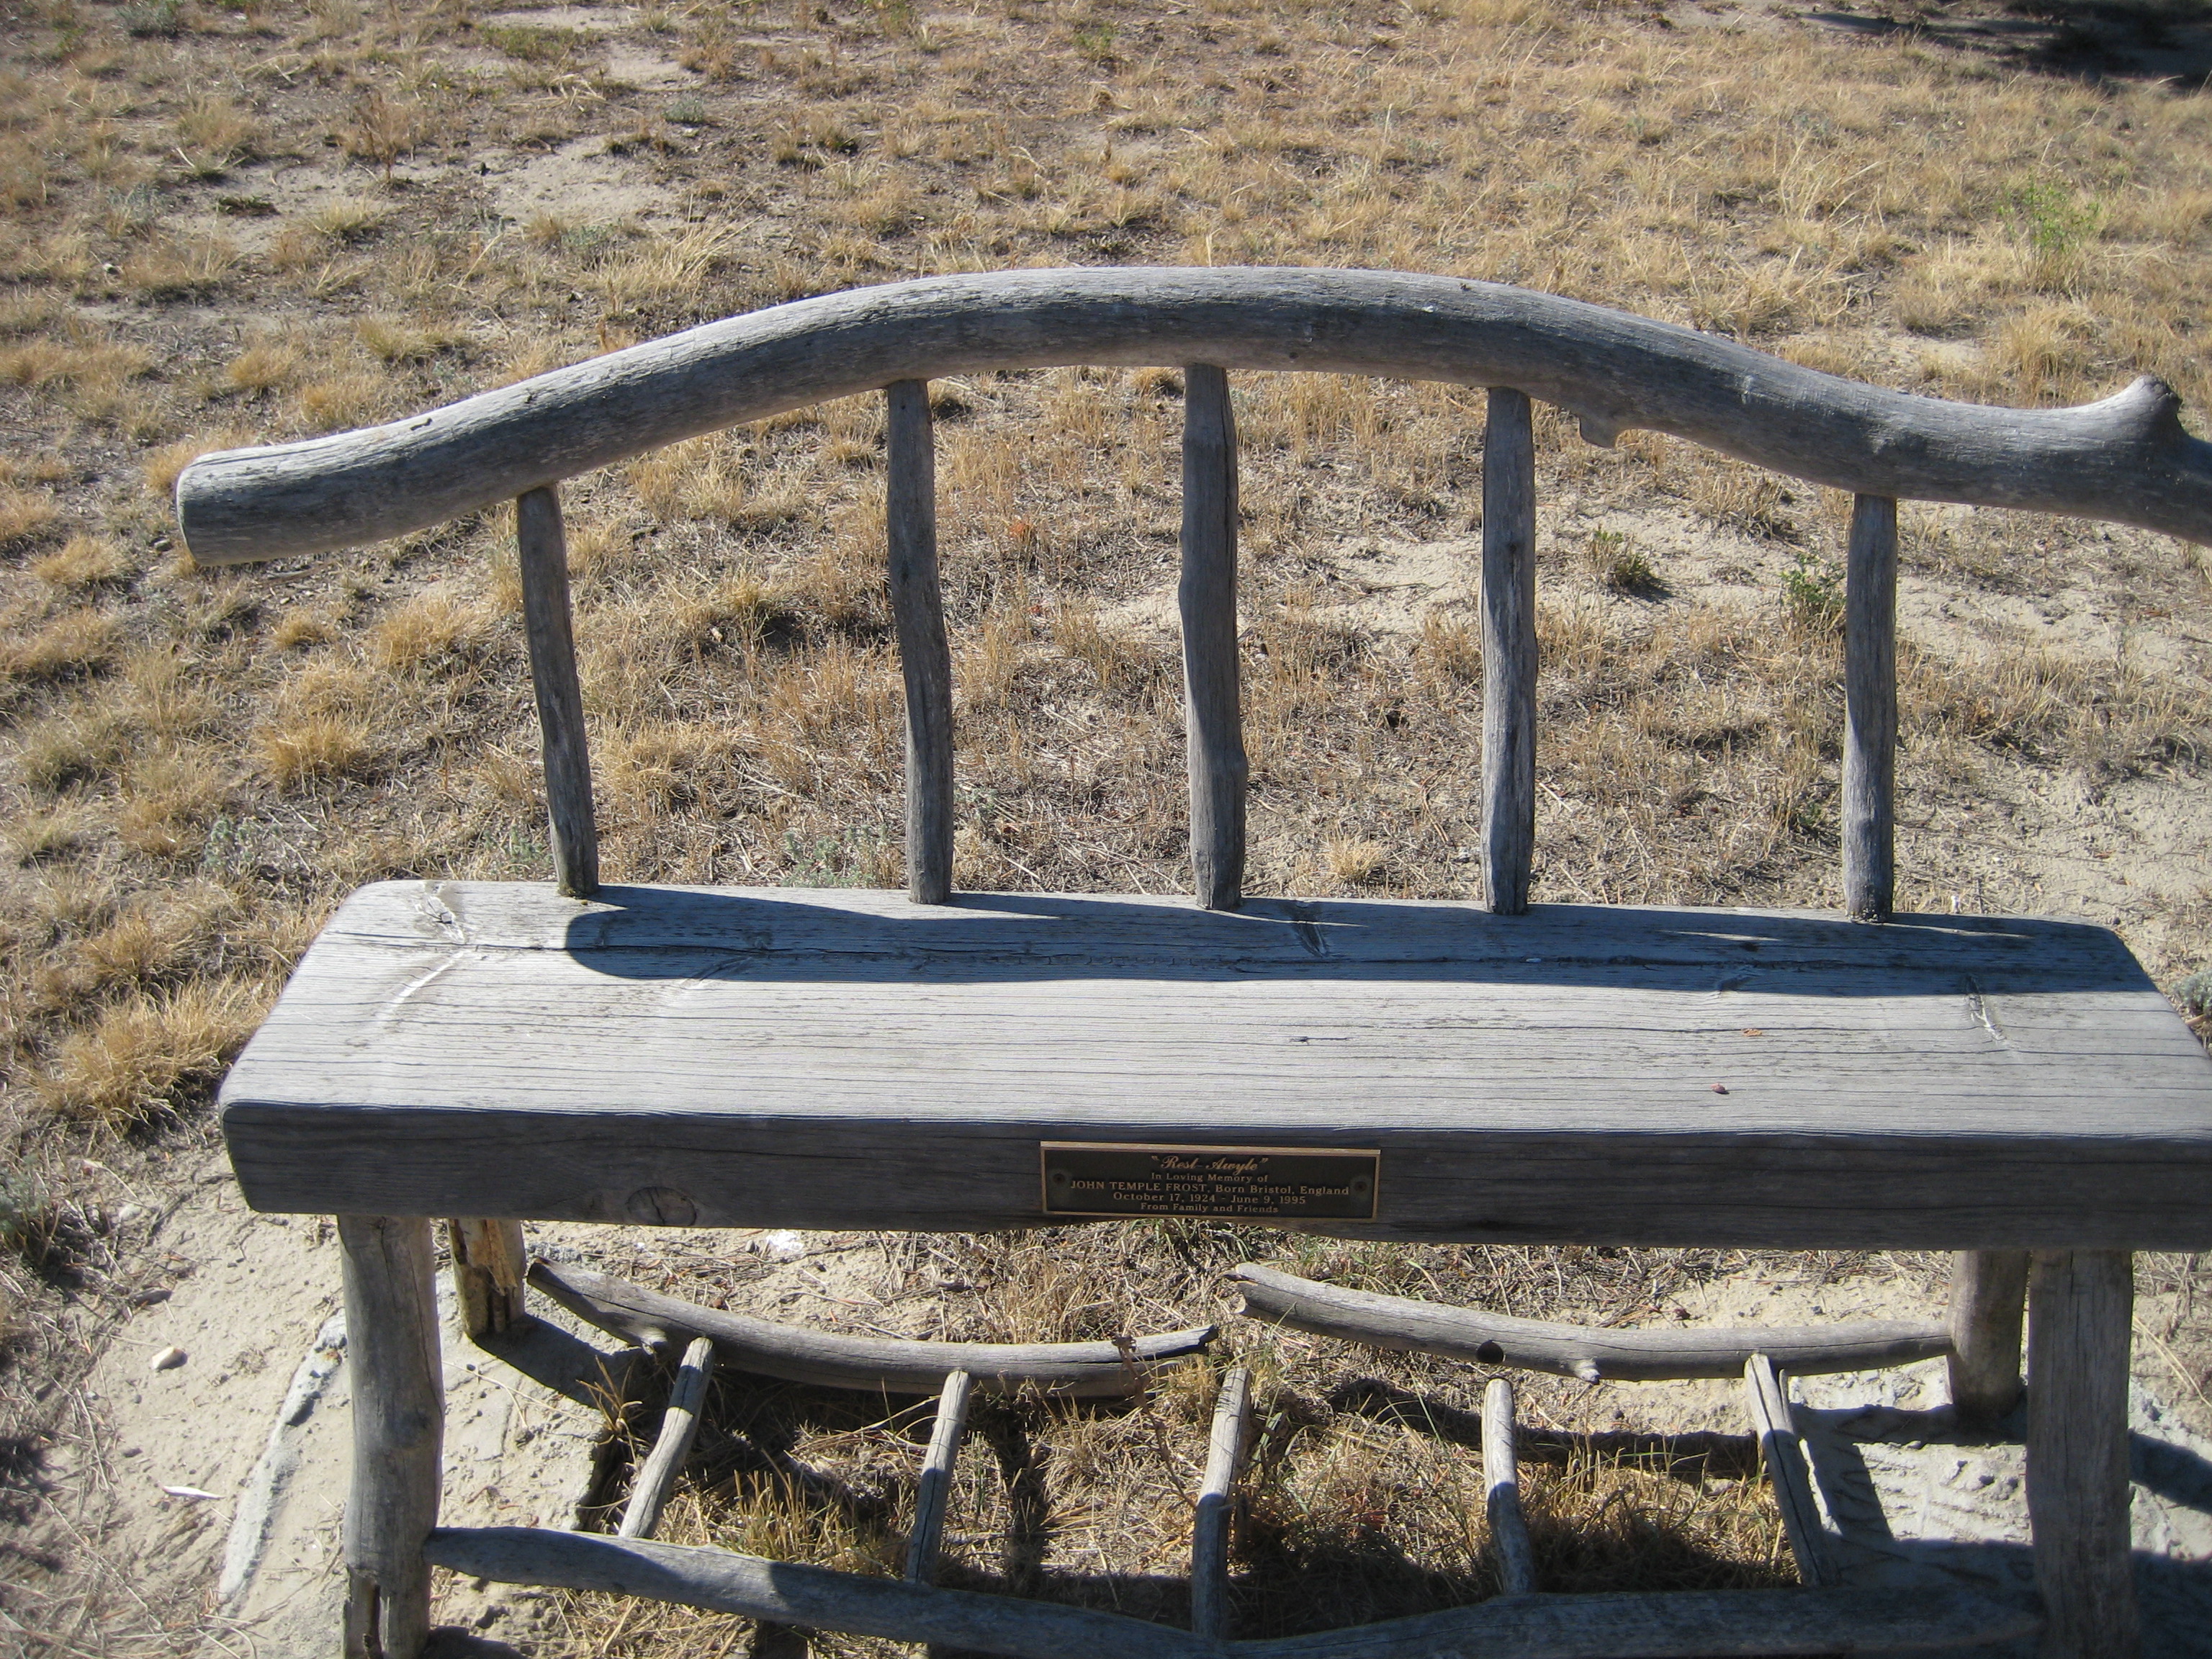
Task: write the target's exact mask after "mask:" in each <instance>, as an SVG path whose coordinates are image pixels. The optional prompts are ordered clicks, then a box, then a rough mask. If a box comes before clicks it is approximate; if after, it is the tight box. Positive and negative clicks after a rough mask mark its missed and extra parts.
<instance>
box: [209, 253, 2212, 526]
mask: <svg viewBox="0 0 2212 1659" xmlns="http://www.w3.org/2000/svg"><path fill="white" fill-rule="evenodd" d="M1193 362H1206V363H1212V364H1217V365H1218V366H1220V367H1222V368H1243V369H1304V370H1321V371H1334V372H1337V373H1343V374H1374V375H1383V376H1388V377H1391V378H1395V379H1403V380H1445V381H1452V382H1456V383H1460V384H1463V385H1469V386H1510V387H1513V388H1516V389H1517V390H1519V391H1522V392H1528V393H1529V394H1530V395H1532V396H1534V397H1537V398H1543V399H1544V400H1545V401H1547V402H1549V403H1553V404H1558V405H1559V406H1560V407H1562V408H1564V409H1565V410H1569V411H1570V412H1571V413H1572V414H1574V415H1576V416H1579V417H1580V419H1581V421H1582V423H1583V435H1584V436H1586V437H1588V438H1589V439H1590V440H1591V441H1593V442H1596V443H1600V444H1607V445H1609V444H1611V443H1612V441H1613V438H1614V437H1615V436H1616V435H1618V434H1619V433H1620V432H1622V431H1625V430H1626V429H1628V428H1650V429H1653V430H1656V431H1660V432H1667V433H1671V434H1673V435H1675V436H1676V437H1680V438H1687V439H1691V440H1692V441H1696V442H1698V443H1701V444H1705V445H1707V446H1709V447H1711V448H1714V449H1717V450H1719V451H1722V452H1723V453H1726V454H1729V455H1734V456H1736V457H1739V458H1740V459H1744V460H1747V461H1753V462H1756V463H1757V464H1759V465H1762V466H1765V467H1768V468H1771V469H1772V470H1773V471H1778V472H1783V473H1787V474H1790V476H1792V477H1798V478H1802V479H1805V480H1807V481H1808V482H1810V483H1820V484H1827V485H1831V486H1832V487H1834V488H1836V489H1849V490H1853V491H1856V492H1857V493H1859V494H1862V495H1889V496H1897V497H1901V498H1905V499H1911V500H1919V501H1959V502H1966V503H1968V504H1971V505H1975V506H1981V507H2024V508H2030V509H2034V510H2039V511H2042V512H2045V513H2068V514H2072V515H2075V516H2079V517H2084V518H2093V519H2105V520H2112V521H2113V522H2115V523H2120V524H2130V525H2137V526H2142V527H2143V528H2145V529H2148V530H2158V531H2164V532H2167V533H2168V534H2171V535H2175V536H2181V537H2185V538H2189V539H2190V540H2192V541H2198V542H2212V444H2207V443H2205V442H2203V441H2201V440H2198V439H2196V438H2193V437H2191V435H2189V434H2188V433H2187V432H2185V430H2184V429H2183V428H2182V425H2181V420H2180V413H2179V411H2180V400H2179V398H2177V397H2176V396H2175V395H2174V393H2173V392H2172V389H2171V388H2170V387H2168V386H2166V385H2165V384H2164V383H2163V382H2162V381H2159V380H2153V379H2150V378H2148V377H2146V378H2144V379H2142V380H2137V381H2136V383H2135V384H2134V385H2133V386H2130V387H2129V388H2128V389H2127V390H2126V391H2124V392H2120V393H2118V394H2117V395H2116V396H2113V397H2111V398H2105V399H2104V400H2103V401H2101V402H2099V403H2093V404H2082V405H2081V406H2080V407H2078V408H2074V409H2038V410H2015V409H1998V408H1991V407H1988V406H1984V405H1980V404H1954V403H1948V402H1946V401H1944V400H1942V399H1941V398H1921V397H1915V396H1912V395H1911V394H1909V393H1905V392H1888V391H1884V390H1882V389H1881V388H1879V387H1876V386H1865V385H1863V384H1861V383H1859V382H1857V381H1855V380H1844V379H1842V378H1840V377H1838V376H1836V375H1832V374H1820V373H1819V372H1818V371H1816V370H1814V369H1809V368H1799V367H1798V366H1797V365H1796V364H1794V363H1790V362H1784V361H1783V360H1782V359H1780V358H1778V357H1773V356H1768V355H1767V354H1766V353H1765V352H1761V351H1754V350H1753V349H1751V348H1749V347H1748V346H1742V345H1738V344H1736V343H1734V342H1732V341H1729V340H1724V339H1721V338H1719V337H1717V336H1714V335H1710V334H1700V333H1699V332H1697V331H1694V330H1692V329H1686V328H1680V327H1677V326H1675V325H1673V324H1669V323H1658V322H1653V321H1651V320H1650V319H1648V318H1643V317H1638V316H1633V315H1632V314H1630V313H1626V312H1620V311H1614V310H1611V309H1609V308H1607V307H1603V306H1595V305H1588V304H1585V303H1583V302H1582V301H1577V300H1563V299H1560V298H1558V297H1557V296H1555V295H1547V294H1535V293H1531V292H1529V291H1528V290H1527V289H1516V288H1508V287H1505V286H1503V285H1502V284H1499V283H1478V282H1472V281H1466V280H1462V279H1460V278H1456V277H1449V276H1408V275H1404V274H1401V273H1398V272H1392V271H1366V270H1307V269H1298V268H1281V269H1275V268H1261V267H1240V268H1219V267H1188V268H1184V267H1109V268H1104V269H1078V270H1015V271H1005V272H1000V273H996V274H991V275H983V276H931V277H924V278H921V279H919V280H916V281H913V282H904V283H890V284H887V285H885V286H884V287H880V288H867V289H852V290H848V291H847V292H845V293H841V294H831V295H823V296H822V297H820V298H818V299H812V300H800V301H794V302H793V303H792V304H789V305H782V306H775V307H770V308H769V309H768V310H765V311H756V312H750V313H747V314H745V315H744V316H740V317H732V318H729V319H726V320H724V321H722V322H718V323H708V324H706V325H703V326H702V327H698V328H695V329H691V330H689V331H685V332H684V333H681V334H673V335H670V336H668V337H665V338H663V339H659V340H652V341H648V342H647V343H644V344H642V345H635V346H631V347H629V348H628V349H625V350H622V351H616V352H611V353H609V354H608V355H606V356H601V357H594V358H592V359H590V360H588V361H587V362H581V363H577V364H574V365H573V366H571V367H569V368H561V369H556V370H554V371H553V372H552V373H550V374H541V375H538V377H537V378H535V379H534V380H524V381H522V382H520V383H519V384H517V385H514V386H502V387H501V388H500V389H499V390H497V391H495V392H483V393H480V394H479V395H477V396H476V397H473V398H466V399H465V400H463V401H462V402H460V403H457V404H449V405H448V406H447V407H446V408H443V409H438V410H431V411H430V412H429V413H428V414H425V415H418V416H413V417H411V418H410V419H407V420H402V421H394V422H390V423H389V424H387V425H384V426H378V427H368V428H363V429H362V430H360V431H357V432H344V433H339V434H337V435H333V436H331V437H325V438H316V439H312V440H310V441H307V442H304V443H294V444H279V445H276V446H272V447H265V448H258V449H233V450H224V451H222V452H219V453H215V454H211V455H204V456H202V457H201V458H200V459H197V460H196V461H194V462H193V463H192V464H191V465H190V466H189V467H187V468H186V469H185V472H184V475H183V476H182V477H180V478H179V480H178V481H177V511H178V516H179V521H180V522H181V524H182V526H183V528H184V532H185V544H186V545H187V546H189V547H190V548H191V551H192V555H193V556H194V557H195V558H196V559H197V560H198V561H199V562H202V563H204V564H234V563H239V562H245V561H247V560H252V559H268V558H276V557H279V556H283V555H287V554H301V553H315V552H320V551H322V550H325V549H329V548H334V547H343V546H353V545H357V544H361V543H363V542H371V541H376V540H379V539H381V538H385V537H390V536H398V535H404V534H406V533H407V532H410V531H415V530H420V529H422V528H424V527H426V526H429V525H434V524H437V523H439V522H441V521H442V520H447V519H450V518H453V517H455V516H457V515H458V514H460V513H469V512H473V511H476V510H477V509H479V508H481V507H487V506H489V505H490V504H492V503H493V502H495V501H501V500H505V499H507V497H510V496H513V495H520V494H522V493H523V492H524V491H525V490H527V489H533V488H536V487H537V486H538V485H541V484H547V483H555V482H556V481H558V480H560V479H562V478H566V477H572V476H573V475H574V474H576V473H579V472H586V471H591V470H592V469H593V468H596V467H602V466H605V465H610V464H611V463H613V462H616V461H620V460H623V459H626V458H628V457H629V456H632V455H636V454H639V453H643V452H644V451H646V450H649V449H654V448H657V447H659V446H661V445H663V444H667V443H672V442H674V441H677V440H678V439H682V438H689V437H693V436H696V435H698V434H700V433H703V432H711V431H714V430H715V429H717V428H722V427H726V426H731V425H734V424H736V423H737V422H741V421H749V420H757V419H760V418H762V417H763V416H769V415H775V414H779V413H781V412H782V411H784V410H790V409H796V408H799V407H802V406H804V405H805V404H812V403H818V402H821V401H823V400H824V399H826V398H841V397H847V396H850V395H851V394H853V393H855V392H867V391H872V390H874V389H876V388H878V387H880V386H887V385H889V384H890V383H891V382H892V381H895V380H927V379H932V378H936V377H939V376H944V375H949V374H981V373H985V372H987V371H990V370H994V369H1018V368H1051V367H1055V366H1059V365H1062V364H1070V363H1097V364H1112V365H1118V366H1122V367H1129V368H1138V367H1152V366H1164V367H1174V366H1178V365H1182V364H1186V363H1193Z"/></svg>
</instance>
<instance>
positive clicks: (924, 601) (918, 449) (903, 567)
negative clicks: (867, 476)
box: [884, 380, 952, 904]
mask: <svg viewBox="0 0 2212 1659" xmlns="http://www.w3.org/2000/svg"><path fill="white" fill-rule="evenodd" d="M884 415H885V428H886V430H885V438H884V473H885V479H884V523H885V525H886V526H887V527H888V530H889V538H890V589H891V616H892V618H893V620H894V622H895V623H896V627H897V629H898V644H899V668H900V671H901V672H902V675H903V676H904V678H905V680H906V890H907V896H908V898H911V899H912V900H913V901H914V902H915V903H916V904H942V903H944V902H945V895H946V894H948V893H950V892H951V890H952V654H951V647H949V646H947V645H946V643H945V599H944V593H943V591H942V589H941V587H940V586H939V581H938V574H937V449H936V440H935V436H934V435H933V432H932V430H931V427H930V418H929V388H928V386H926V385H925V384H924V383H923V382H921V381H920V380H898V381H895V382H894V383H893V384H892V385H891V386H890V387H889V388H888V389H887V390H886V391H885V392H884Z"/></svg>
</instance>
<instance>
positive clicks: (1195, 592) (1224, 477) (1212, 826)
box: [1176, 363, 1250, 910]
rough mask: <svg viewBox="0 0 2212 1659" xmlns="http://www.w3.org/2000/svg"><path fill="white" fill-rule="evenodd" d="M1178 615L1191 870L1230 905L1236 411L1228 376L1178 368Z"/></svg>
mask: <svg viewBox="0 0 2212 1659" xmlns="http://www.w3.org/2000/svg"><path fill="white" fill-rule="evenodd" d="M1182 381H1183V427H1182V578H1181V580H1179V581H1178V582H1177V584H1176V611H1177V613H1178V615H1179V616H1180V617H1181V618H1182V686H1183V699H1182V706H1183V721H1184V726H1185V745H1186V748H1187V750H1188V769H1189V772H1190V869H1191V881H1192V884H1193V886H1194V888H1195V889H1196V890H1197V893H1198V902H1200V904H1202V905H1204V906H1205V907H1206V908H1207V909H1209V910H1234V909H1235V908H1237V905H1238V904H1240V903H1241V902H1243V893H1244V790H1245V784H1246V781H1247V777H1248V775H1249V771H1250V767H1249V763H1247V761H1246V759H1245V755H1244V716H1243V704H1242V702H1241V699H1240V696H1239V690H1238V665H1237V415H1236V411H1235V410H1234V408H1233V407H1232V406H1231V404H1230V401H1229V377H1228V376H1227V375H1226V374H1223V373H1222V372H1221V370H1220V369H1218V368H1213V367H1212V366H1210V365H1208V364H1206V363H1192V364H1189V365H1188V366H1187V367H1186V368H1184V369H1183V372H1182Z"/></svg>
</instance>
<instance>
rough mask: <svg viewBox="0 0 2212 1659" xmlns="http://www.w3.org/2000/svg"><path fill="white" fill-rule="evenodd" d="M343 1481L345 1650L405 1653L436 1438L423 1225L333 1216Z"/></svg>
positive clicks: (420, 1601) (419, 1591) (435, 1360)
mask: <svg viewBox="0 0 2212 1659" xmlns="http://www.w3.org/2000/svg"><path fill="white" fill-rule="evenodd" d="M337 1231H338V1261H339V1274H340V1277H341V1279H342V1280H343V1285H344V1287H345V1311H346V1375H347V1377H348V1379H349V1381H348V1383H347V1387H348V1389H349V1390H350V1392H351V1395H352V1407H351V1409H352V1415H353V1484H352V1485H351V1486H350V1487H349V1488H348V1490H347V1492H346V1508H345V1545H344V1551H345V1570H346V1602H345V1620H344V1622H345V1630H344V1638H343V1640H344V1647H345V1655H346V1659H415V1656H416V1653H417V1652H418V1651H419V1650H421V1648H422V1644H423V1642H424V1640H425V1639H426V1638H428V1635H429V1633H430V1568H429V1564H428V1562H426V1561H425V1560H424V1559H422V1540H423V1538H424V1536H425V1535H426V1534H428V1532H429V1530H430V1528H433V1527H435V1526H436V1525H437V1524H438V1492H439V1476H440V1459H441V1452H442V1450H443V1448H444V1445H445V1438H446V1389H445V1370H444V1364H443V1361H442V1359H441V1357H440V1352H439V1346H438V1301H437V1294H436V1291H435V1289H434V1288H433V1285H432V1279H433V1277H434V1275H435V1272H436V1268H435V1257H434V1255H433V1253H432V1251H431V1248H430V1224H429V1223H428V1221H426V1220H423V1219H422V1218H418V1217H394V1216H380V1215H340V1216H339V1217H338V1218H337Z"/></svg>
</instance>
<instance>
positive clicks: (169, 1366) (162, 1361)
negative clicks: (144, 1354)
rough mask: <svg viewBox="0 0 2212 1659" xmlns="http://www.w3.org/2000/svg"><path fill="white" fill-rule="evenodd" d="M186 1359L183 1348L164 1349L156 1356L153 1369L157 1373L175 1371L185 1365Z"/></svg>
mask: <svg viewBox="0 0 2212 1659" xmlns="http://www.w3.org/2000/svg"><path fill="white" fill-rule="evenodd" d="M185 1357H186V1356H185V1351H184V1350H183V1349H182V1348H164V1349H162V1350H161V1352H159V1353H157V1354H155V1356H154V1359H153V1364H152V1369H153V1370H157V1371H173V1370H176V1369H177V1367H178V1366H179V1365H181V1364H184V1363H185Z"/></svg>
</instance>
